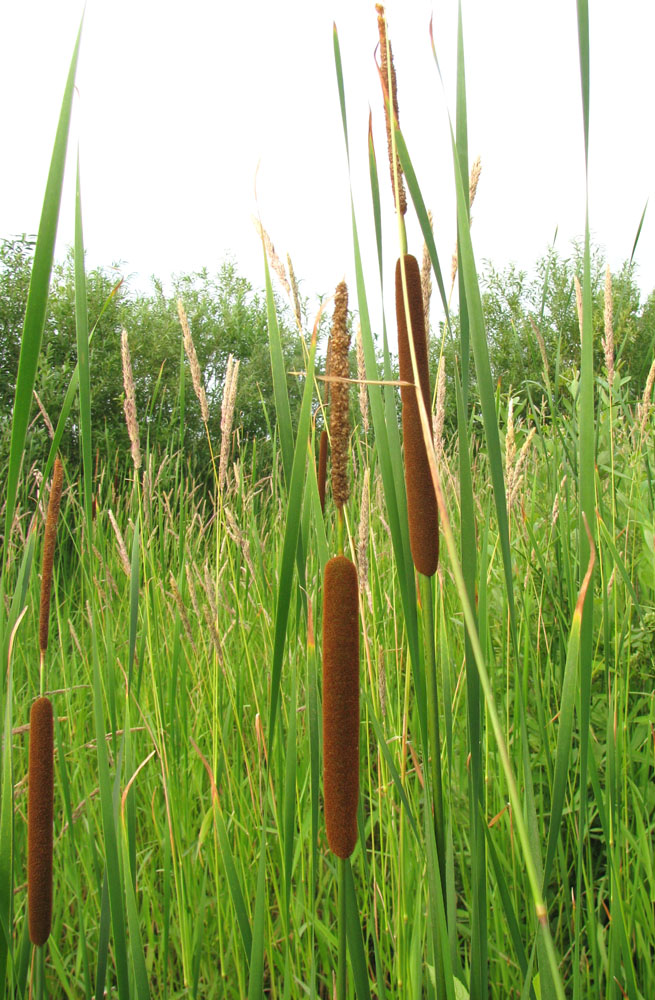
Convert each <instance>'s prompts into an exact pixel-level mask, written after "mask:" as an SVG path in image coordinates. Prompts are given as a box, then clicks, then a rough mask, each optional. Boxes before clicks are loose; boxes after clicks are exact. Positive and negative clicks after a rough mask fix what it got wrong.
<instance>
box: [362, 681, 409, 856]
mask: <svg viewBox="0 0 655 1000" xmlns="http://www.w3.org/2000/svg"><path fill="white" fill-rule="evenodd" d="M362 697H363V699H364V703H365V705H366V710H367V712H368V717H369V719H370V720H371V722H372V724H373V730H374V732H375V738H376V739H377V741H378V746H379V748H380V752H381V753H382V756H383V757H384V760H385V763H386V765H387V767H388V768H389V774H390V775H391V780H392V781H393V783H394V785H395V786H396V790H397V792H398V795H399V796H400V801H401V802H402V804H403V806H404V807H405V812H406V814H407V819H408V821H409V825H410V828H411V831H412V833H413V834H414V837H415V839H416V842H417V843H419V842H420V835H419V832H418V827H417V825H416V820H415V818H414V814H413V812H412V807H411V805H410V803H409V799H408V798H407V794H406V792H405V789H404V788H403V783H402V781H401V780H400V775H399V774H398V768H397V767H396V765H395V764H394V760H393V757H392V756H391V751H390V750H389V747H388V745H387V740H386V737H385V735H384V730H383V728H382V726H381V724H380V720H379V719H378V718H377V716H376V714H375V709H374V707H373V702H372V700H371V695H370V693H369V691H368V690H367V689H366V688H363V689H362Z"/></svg>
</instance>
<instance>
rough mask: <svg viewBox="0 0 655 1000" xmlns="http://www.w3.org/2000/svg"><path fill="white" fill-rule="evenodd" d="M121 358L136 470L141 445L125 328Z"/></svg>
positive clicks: (125, 404)
mask: <svg viewBox="0 0 655 1000" xmlns="http://www.w3.org/2000/svg"><path fill="white" fill-rule="evenodd" d="M121 360H122V362H123V386H124V388H125V401H124V402H123V410H124V411H125V423H126V424H127V433H128V434H129V437H130V445H131V447H132V462H133V463H134V468H135V469H136V470H138V469H140V468H141V446H140V444H139V423H138V421H137V418H136V395H135V392H134V376H133V375H132V359H131V358H130V345H129V342H128V339H127V330H125V329H123V331H122V332H121Z"/></svg>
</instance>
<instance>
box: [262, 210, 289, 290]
mask: <svg viewBox="0 0 655 1000" xmlns="http://www.w3.org/2000/svg"><path fill="white" fill-rule="evenodd" d="M254 223H255V228H256V229H257V232H258V233H259V236H260V239H261V240H262V242H263V244H264V249H265V250H266V256H267V257H268V262H269V264H270V265H271V270H272V271H275V273H276V274H277V276H278V279H279V281H280V284H281V285H282V287H283V288H284V290H285V292H286V293H287V296H288V297H289V299H291V286H290V285H289V281H288V279H287V275H286V272H285V270H284V264H283V263H282V261H281V260H280V258H279V257H278V255H277V253H276V252H275V247H274V246H273V243H272V241H271V237H270V236H269V235H268V233H267V232H266V230H265V229H264V227H263V226H262V224H261V222H260V221H259V219H254Z"/></svg>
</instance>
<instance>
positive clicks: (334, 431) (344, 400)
mask: <svg viewBox="0 0 655 1000" xmlns="http://www.w3.org/2000/svg"><path fill="white" fill-rule="evenodd" d="M347 320H348V287H347V285H346V282H345V281H341V282H340V283H339V284H338V285H337V288H336V291H335V294H334V316H333V318H332V334H331V342H332V349H331V351H330V378H331V379H333V381H332V390H331V392H332V406H331V410H330V443H331V450H332V456H331V457H332V462H331V471H332V498H333V500H334V502H335V504H336V505H337V507H343V505H344V504H345V503H346V502H347V500H348V497H349V496H350V484H349V482H348V469H347V464H348V441H349V438H350V422H349V403H350V389H349V386H348V382H347V381H342V380H347V379H348V378H349V377H350V365H349V362H348V352H349V350H350V333H349V332H348V323H347Z"/></svg>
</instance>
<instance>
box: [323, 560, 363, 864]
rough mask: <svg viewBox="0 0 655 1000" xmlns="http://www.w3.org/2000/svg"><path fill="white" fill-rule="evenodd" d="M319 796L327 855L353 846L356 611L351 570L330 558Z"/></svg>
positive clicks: (325, 606)
mask: <svg viewBox="0 0 655 1000" xmlns="http://www.w3.org/2000/svg"><path fill="white" fill-rule="evenodd" d="M323 795H324V800H325V825H326V828H327V838H328V843H329V845H330V849H331V850H332V852H333V853H334V854H336V856H337V857H339V858H348V857H350V855H351V854H352V852H353V850H354V848H355V844H356V842H357V800H358V796H359V607H358V585H357V570H356V569H355V565H354V563H353V562H351V560H350V559H347V558H346V557H345V556H335V557H334V558H333V559H330V560H329V561H328V562H327V563H326V565H325V577H324V583H323Z"/></svg>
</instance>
